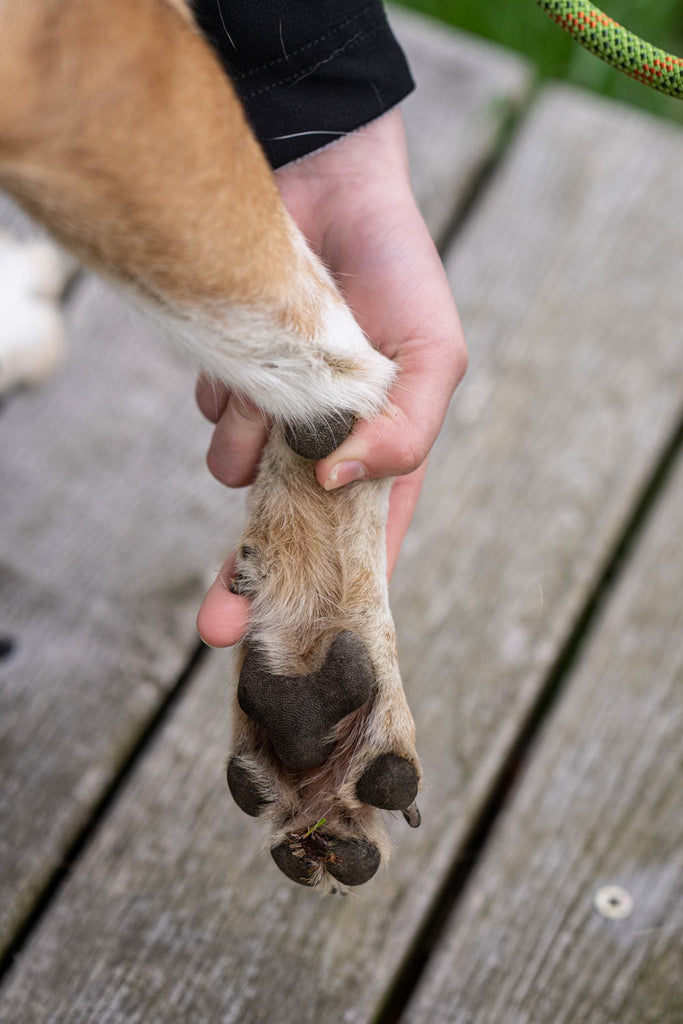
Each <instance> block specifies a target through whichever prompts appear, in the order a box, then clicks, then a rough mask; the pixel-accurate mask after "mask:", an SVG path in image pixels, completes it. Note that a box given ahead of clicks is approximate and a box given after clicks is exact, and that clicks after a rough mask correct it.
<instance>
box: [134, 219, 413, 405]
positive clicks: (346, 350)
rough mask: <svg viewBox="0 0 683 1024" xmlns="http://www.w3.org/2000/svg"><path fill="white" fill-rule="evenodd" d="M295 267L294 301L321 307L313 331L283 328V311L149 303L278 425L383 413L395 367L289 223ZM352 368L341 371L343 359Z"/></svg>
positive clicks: (192, 352) (214, 371) (172, 331)
mask: <svg viewBox="0 0 683 1024" xmlns="http://www.w3.org/2000/svg"><path fill="white" fill-rule="evenodd" d="M290 237H291V239H292V242H293V244H294V248H295V253H296V260H297V267H296V271H295V274H294V278H293V280H292V282H291V289H290V290H289V293H288V299H289V300H290V301H291V302H292V304H293V305H294V306H295V307H296V306H297V304H299V303H300V304H301V306H302V307H303V308H310V309H312V310H314V311H315V313H314V314H313V321H312V322H311V330H310V334H309V335H308V336H305V335H303V334H302V333H301V332H300V331H297V330H295V329H294V328H293V327H290V328H287V327H284V326H283V320H286V316H283V311H282V310H275V309H272V308H270V307H269V306H268V305H266V304H265V303H263V304H260V305H258V306H246V305H236V304H227V303H226V304H221V305H218V306H214V307H213V308H211V307H210V306H209V305H208V304H206V303H205V304H203V305H202V307H201V309H192V308H188V307H183V306H180V305H179V304H178V303H175V304H173V303H169V301H168V297H165V298H164V301H163V303H162V304H161V305H159V306H158V307H157V306H156V305H154V306H153V305H151V304H149V303H148V302H146V301H145V300H142V302H143V306H144V307H145V308H146V309H147V310H148V312H149V313H150V314H151V315H152V316H153V317H154V319H155V320H156V321H157V322H158V323H159V326H160V328H161V329H162V330H163V332H164V333H165V334H166V335H167V336H169V337H170V338H171V339H172V340H174V341H175V343H176V344H177V345H178V346H179V347H180V348H181V349H182V350H183V351H184V352H186V353H187V354H188V355H189V356H190V357H191V358H192V359H193V360H194V361H195V362H196V363H198V364H199V365H200V366H201V367H202V368H203V369H204V370H205V371H206V372H207V373H209V374H211V375H212V376H213V377H216V378H217V379H218V380H220V381H222V382H223V383H224V384H225V385H227V387H229V388H230V389H231V390H234V391H238V392H240V393H241V394H243V395H245V396H246V397H248V398H249V399H251V401H252V402H254V404H255V405H257V406H258V407H259V408H260V409H262V410H263V411H264V412H265V413H266V414H267V415H269V416H270V417H272V418H273V419H274V420H276V421H278V422H280V423H292V422H295V423H310V424H313V423H315V422H316V421H319V420H320V419H325V418H327V417H330V416H334V414H335V413H337V412H339V411H340V410H343V411H349V412H352V413H354V414H355V415H356V416H357V417H359V418H361V419H367V418H368V417H370V416H372V415H374V414H375V413H377V412H378V411H379V410H380V409H381V407H382V405H383V404H384V401H385V398H386V395H387V393H388V391H389V389H390V387H391V385H392V383H393V381H394V379H395V376H396V369H395V367H394V364H393V363H392V362H391V361H390V360H389V359H387V358H386V357H385V356H383V355H382V354H381V353H380V352H378V351H377V349H375V348H373V346H372V345H371V343H370V342H369V341H368V339H367V337H366V336H365V334H364V333H363V331H362V330H361V329H360V327H359V326H358V324H357V323H356V320H355V319H354V317H353V314H352V313H351V311H350V309H349V308H348V306H347V305H346V303H345V302H343V300H342V299H341V297H340V296H339V295H338V293H337V291H336V286H335V284H334V282H333V280H332V278H331V276H330V274H329V273H328V271H327V270H326V268H325V267H324V266H323V264H322V263H321V261H320V260H319V259H318V258H317V257H316V256H315V255H314V254H313V253H312V252H311V250H310V249H309V247H308V245H307V244H306V242H305V240H304V238H303V236H302V235H301V233H300V232H299V230H298V228H297V227H296V226H295V225H294V223H293V221H290ZM340 360H343V361H344V362H345V363H346V364H349V366H350V367H351V368H350V369H349V368H346V369H344V370H340V369H339V367H338V366H337V365H335V364H336V363H337V362H338V361H340Z"/></svg>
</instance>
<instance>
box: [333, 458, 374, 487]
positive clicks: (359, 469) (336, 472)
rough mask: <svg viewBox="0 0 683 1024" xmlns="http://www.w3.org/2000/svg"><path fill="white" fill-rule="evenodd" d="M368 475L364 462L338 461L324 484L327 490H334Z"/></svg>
mask: <svg viewBox="0 0 683 1024" xmlns="http://www.w3.org/2000/svg"><path fill="white" fill-rule="evenodd" d="M367 475H368V471H367V469H366V468H365V466H364V465H363V463H362V462H338V463H337V465H336V466H335V467H334V468H333V470H332V472H331V473H330V475H329V476H328V478H327V480H326V481H325V483H324V484H323V487H324V488H325V490H326V491H333V490H335V489H336V488H337V487H344V485H345V484H351V483H353V481H354V480H362V479H363V477H366V476H367Z"/></svg>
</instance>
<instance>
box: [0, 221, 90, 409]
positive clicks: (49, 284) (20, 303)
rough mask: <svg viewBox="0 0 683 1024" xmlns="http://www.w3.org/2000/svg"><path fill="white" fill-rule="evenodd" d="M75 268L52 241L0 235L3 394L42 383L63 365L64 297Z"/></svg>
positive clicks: (0, 378)
mask: <svg viewBox="0 0 683 1024" xmlns="http://www.w3.org/2000/svg"><path fill="white" fill-rule="evenodd" d="M74 268H75V263H74V261H73V260H72V259H71V258H70V257H67V256H65V255H64V254H63V253H62V252H61V251H60V250H58V249H57V248H56V247H55V246H54V245H52V244H51V243H49V242H42V241H30V242H17V241H14V240H12V239H10V238H9V237H8V236H7V235H0V392H2V391H8V390H9V389H10V388H13V387H16V386H18V385H24V384H37V383H39V382H40V381H42V380H44V379H45V378H46V377H48V376H49V374H50V373H52V372H53V370H54V369H55V368H56V367H57V366H58V364H59V363H60V362H61V360H62V358H63V356H64V351H65V345H64V325H63V321H62V315H61V311H60V309H59V296H60V294H61V292H62V291H63V289H64V286H65V284H66V281H67V280H68V278H69V276H70V275H71V274H72V273H73V271H74Z"/></svg>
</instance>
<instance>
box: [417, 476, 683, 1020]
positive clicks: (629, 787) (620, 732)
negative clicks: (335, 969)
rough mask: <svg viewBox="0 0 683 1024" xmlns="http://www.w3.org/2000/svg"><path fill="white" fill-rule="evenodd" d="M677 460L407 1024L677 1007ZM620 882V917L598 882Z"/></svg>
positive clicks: (613, 1015)
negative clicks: (608, 906) (603, 903)
mask: <svg viewBox="0 0 683 1024" xmlns="http://www.w3.org/2000/svg"><path fill="white" fill-rule="evenodd" d="M681 536H683V460H680V461H679V464H678V470H677V476H676V478H675V480H674V482H673V484H672V485H671V486H670V487H669V489H668V493H667V494H666V496H665V498H664V500H663V501H662V502H661V504H660V505H659V507H658V509H657V510H656V515H655V518H654V521H652V522H651V524H650V526H649V529H648V531H647V534H646V536H645V539H644V540H643V542H642V544H641V546H640V548H639V550H638V551H637V554H636V556H635V558H634V559H633V562H632V563H631V564H630V565H629V566H628V568H627V571H626V573H625V575H624V577H623V578H622V581H621V583H620V585H619V588H618V591H617V593H616V594H615V595H614V597H613V600H612V602H611V605H610V606H609V608H608V609H607V613H606V616H605V618H604V620H603V621H602V622H601V623H600V625H599V627H598V629H597V631H596V633H595V634H594V635H593V636H592V638H591V640H590V642H589V644H588V646H587V648H586V650H585V651H584V652H583V654H582V658H581V661H580V664H579V666H578V668H577V670H576V672H575V673H574V677H573V678H572V679H571V685H570V686H569V688H568V690H567V692H566V695H565V697H564V699H563V701H562V703H561V704H560V706H559V708H558V709H557V711H556V713H555V714H554V715H553V716H552V717H551V718H550V720H549V721H547V722H546V723H545V728H544V737H543V741H542V743H541V746H540V749H539V750H538V751H537V753H536V756H535V757H534V759H533V761H532V763H531V765H530V768H529V771H528V774H527V776H526V778H525V779H524V781H523V783H522V785H521V787H520V789H519V791H518V792H517V794H516V796H515V798H514V800H513V801H512V803H511V804H510V805H509V806H508V808H507V811H506V814H505V817H504V820H503V822H501V823H500V825H499V828H498V831H497V832H496V835H495V838H494V840H493V842H492V845H491V847H490V849H489V851H488V853H487V855H486V856H485V857H484V859H483V861H482V863H481V864H480V865H479V866H478V868H477V870H476V872H475V876H474V878H473V879H472V883H471V886H470V890H469V894H468V897H467V899H466V900H465V902H464V905H463V906H462V907H461V908H460V909H459V910H458V912H457V915H456V917H455V918H454V920H453V923H452V926H451V928H450V929H449V931H448V932H447V933H446V935H445V936H444V939H443V941H442V943H441V946H440V950H439V952H438V955H436V956H435V958H434V960H433V962H432V964H431V965H430V969H429V971H428V974H427V975H426V977H425V978H424V980H423V983H422V985H421V987H420V988H419V989H418V991H417V993H416V996H415V999H414V1002H413V1004H412V1005H411V1007H410V1008H409V1010H408V1012H407V1016H406V1024H427V1022H429V1024H465V1022H467V1024H475V1022H476V1024H484V1022H487V1024H499V1022H500V1021H506V1022H510V1024H526V1022H530V1021H534V1024H574V1022H576V1021H582V1022H590V1024H643V1022H646V1021H648V1022H661V1024H668V1022H671V1024H673V1022H674V1021H679V1020H681V1015H682V1014H683V946H682V941H683V936H682V932H681V929H682V928H683V885H682V882H683V774H682V772H683V643H682V642H681V638H682V637H683V602H682V600H681V595H682V594H683V556H682V554H681V546H680V538H681ZM611 884H618V885H619V886H620V887H623V888H625V890H626V892H627V893H628V894H629V895H630V896H631V898H632V900H633V911H632V913H631V915H630V916H628V917H625V918H623V919H610V918H607V919H606V918H605V917H604V916H600V914H599V913H598V912H597V911H596V909H595V907H594V906H593V901H594V898H595V894H596V891H598V890H599V889H601V888H602V887H604V886H606V885H611Z"/></svg>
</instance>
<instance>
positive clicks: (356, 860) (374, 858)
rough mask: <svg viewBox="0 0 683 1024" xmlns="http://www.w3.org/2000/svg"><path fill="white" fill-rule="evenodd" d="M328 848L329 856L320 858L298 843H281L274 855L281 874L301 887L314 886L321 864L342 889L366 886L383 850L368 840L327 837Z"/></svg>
mask: <svg viewBox="0 0 683 1024" xmlns="http://www.w3.org/2000/svg"><path fill="white" fill-rule="evenodd" d="M325 846H326V852H325V854H324V856H322V857H320V858H317V857H315V856H313V855H309V854H308V853H307V852H306V851H305V850H303V849H302V847H301V845H300V842H299V841H297V840H296V839H294V840H293V841H288V840H285V841H284V842H282V843H278V845H277V846H274V847H273V848H272V849H271V851H270V853H271V856H272V858H273V860H274V861H275V863H276V864H277V866H278V867H279V869H280V871H282V872H284V874H285V875H287V877H288V878H291V879H292V881H293V882H298V883H299V885H312V884H313V877H314V873H315V870H316V867H317V866H318V864H319V863H323V864H324V866H325V868H326V869H327V871H328V872H329V873H330V874H331V875H332V877H333V878H335V879H336V880H337V881H338V882H341V883H342V885H363V884H364V883H365V882H368V881H369V880H370V879H371V878H372V876H373V875H374V874H375V872H376V871H377V869H378V867H379V864H380V853H379V850H378V849H377V847H376V846H375V845H374V844H373V843H370V842H368V841H367V840H366V839H334V838H331V837H325Z"/></svg>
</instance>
